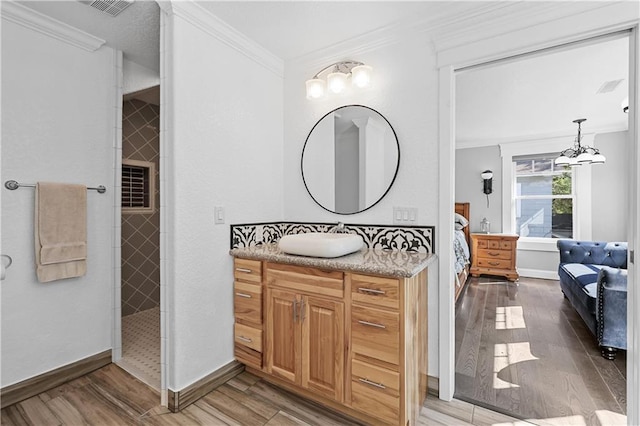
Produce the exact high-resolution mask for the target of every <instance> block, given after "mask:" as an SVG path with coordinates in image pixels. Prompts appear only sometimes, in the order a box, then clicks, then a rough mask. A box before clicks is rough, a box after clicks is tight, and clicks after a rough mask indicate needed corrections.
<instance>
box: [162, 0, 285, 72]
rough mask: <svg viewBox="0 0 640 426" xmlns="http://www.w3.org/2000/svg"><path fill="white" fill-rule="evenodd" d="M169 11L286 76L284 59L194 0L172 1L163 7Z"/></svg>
mask: <svg viewBox="0 0 640 426" xmlns="http://www.w3.org/2000/svg"><path fill="white" fill-rule="evenodd" d="M163 10H165V11H166V12H167V13H171V14H173V15H175V16H178V17H180V18H182V19H184V20H185V21H187V22H189V23H190V24H192V25H194V26H195V27H197V28H199V29H201V30H202V31H204V32H205V33H207V34H209V35H210V36H212V37H215V38H216V39H218V40H220V41H221V42H223V43H224V44H226V45H227V46H229V47H232V48H233V49H235V50H237V51H238V52H240V53H242V54H243V55H245V56H246V57H248V58H249V59H251V60H253V61H255V62H257V63H258V64H260V65H262V66H263V67H265V68H267V69H268V70H269V71H271V72H273V73H274V74H276V75H277V76H278V77H283V76H284V61H283V60H282V59H280V58H278V57H277V56H275V55H274V54H273V53H271V52H269V51H268V50H267V49H265V48H264V47H262V46H260V45H259V44H258V43H256V42H255V41H253V40H252V39H250V38H249V37H247V36H245V35H244V34H242V33H241V32H239V31H238V30H236V29H235V28H233V27H232V26H230V25H229V24H227V23H226V22H224V21H223V20H221V19H220V18H218V17H217V16H215V15H214V14H213V13H211V12H209V11H208V10H207V9H205V8H203V7H202V6H200V5H199V4H197V3H196V2H195V1H193V0H182V1H172V2H171V7H170V8H169V7H163Z"/></svg>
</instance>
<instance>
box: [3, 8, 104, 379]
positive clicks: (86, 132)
mask: <svg viewBox="0 0 640 426" xmlns="http://www.w3.org/2000/svg"><path fill="white" fill-rule="evenodd" d="M3 18H4V16H3ZM114 67H115V54H114V51H113V50H112V49H111V48H107V47H102V48H100V49H99V50H97V51H95V52H89V51H86V50H82V49H80V48H78V47H75V46H72V45H70V44H67V43H64V42H62V41H59V40H56V39H54V38H51V37H49V36H46V35H43V34H42V33H40V32H36V31H33V30H30V29H26V28H24V27H22V26H19V25H17V24H15V23H13V22H9V21H8V20H5V19H3V21H2V112H3V117H2V182H5V181H6V180H8V179H15V180H17V181H18V182H21V183H35V182H37V181H54V182H70V183H81V184H85V185H88V186H97V185H105V186H106V187H107V193H106V194H98V193H97V192H95V191H90V192H89V193H88V194H87V204H88V205H87V242H88V260H87V274H86V276H84V277H82V278H74V279H67V280H60V281H54V282H51V283H46V284H42V283H39V282H38V281H37V279H36V274H35V266H34V264H35V260H34V257H35V256H34V243H33V241H34V240H33V208H34V189H33V188H19V189H18V190H16V191H9V190H7V189H5V188H4V187H3V188H2V189H1V190H0V194H1V196H2V252H3V253H6V254H9V255H11V256H12V257H13V266H11V268H10V269H9V270H8V274H7V279H6V280H5V281H2V286H1V292H2V296H1V299H2V356H1V357H2V384H1V386H3V387H4V386H7V385H10V384H13V383H16V382H19V381H22V380H25V379H27V378H29V377H32V376H35V375H38V374H41V373H43V372H46V371H49V370H52V369H54V368H57V367H60V366H62V365H66V364H69V363H72V362H74V361H77V360H79V359H82V358H86V357H88V356H91V355H94V354H96V353H99V352H102V351H104V350H107V349H109V348H111V326H112V325H111V321H112V310H113V306H112V299H113V298H112V292H113V284H112V283H113V278H112V271H113V269H112V264H111V259H112V248H111V247H112V233H113V228H112V226H113V199H112V194H113V187H112V182H113V158H114V154H113V147H112V146H113V140H114V132H115V123H116V121H115V111H116V109H115V85H116V83H115V72H114ZM3 186H4V185H3Z"/></svg>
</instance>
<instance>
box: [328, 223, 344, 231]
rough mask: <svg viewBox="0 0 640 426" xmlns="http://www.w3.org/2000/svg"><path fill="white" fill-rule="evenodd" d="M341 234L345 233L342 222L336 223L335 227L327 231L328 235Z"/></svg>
mask: <svg viewBox="0 0 640 426" xmlns="http://www.w3.org/2000/svg"><path fill="white" fill-rule="evenodd" d="M341 232H347V230H346V229H345V228H344V223H342V222H338V224H337V225H335V226H333V227H332V228H331V229H329V234H338V233H341Z"/></svg>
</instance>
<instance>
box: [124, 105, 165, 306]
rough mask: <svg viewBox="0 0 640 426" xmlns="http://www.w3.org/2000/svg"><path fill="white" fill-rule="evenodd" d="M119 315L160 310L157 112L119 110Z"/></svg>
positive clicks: (144, 108) (149, 108)
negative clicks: (120, 218)
mask: <svg viewBox="0 0 640 426" xmlns="http://www.w3.org/2000/svg"><path fill="white" fill-rule="evenodd" d="M122 107H123V108H122V112H123V117H122V157H123V191H122V194H123V195H122V196H123V200H122V202H123V203H122V205H123V208H122V315H123V316H127V315H132V314H135V313H137V312H141V311H145V310H148V309H152V308H156V307H159V306H160V212H159V208H158V207H159V206H160V199H159V198H160V191H159V189H160V184H159V158H160V148H159V133H158V129H159V128H160V118H159V113H160V108H159V106H157V105H154V104H151V103H147V102H143V101H141V100H138V99H129V100H125V101H124V102H123V106H122Z"/></svg>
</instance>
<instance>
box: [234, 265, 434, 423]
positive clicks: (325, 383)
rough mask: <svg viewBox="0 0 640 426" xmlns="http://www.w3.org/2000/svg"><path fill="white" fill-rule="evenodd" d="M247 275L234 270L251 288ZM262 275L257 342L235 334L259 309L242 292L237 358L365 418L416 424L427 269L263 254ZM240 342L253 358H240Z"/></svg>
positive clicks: (423, 364) (240, 284)
mask: <svg viewBox="0 0 640 426" xmlns="http://www.w3.org/2000/svg"><path fill="white" fill-rule="evenodd" d="M237 260H241V259H237ZM258 263H260V262H258ZM253 266H255V265H253ZM253 266H252V268H253ZM245 269H249V268H246V265H245ZM246 274H248V275H249V276H251V277H256V276H257V275H256V274H253V273H246ZM250 283H251V281H250V280H249V281H242V280H240V278H239V277H238V276H236V289H237V290H239V291H240V290H242V291H244V292H245V293H246V294H249V290H256V289H255V288H246V287H245V286H244V284H250ZM262 283H263V287H262V291H263V293H262V294H264V299H263V309H262V315H261V316H260V318H261V321H262V322H261V323H260V324H261V327H262V328H261V329H260V331H263V341H264V345H263V349H264V350H263V351H262V350H258V349H256V348H252V347H251V345H250V344H249V343H248V342H244V343H243V342H242V341H240V342H238V340H237V338H238V336H245V334H247V333H248V332H247V330H246V329H244V328H243V327H249V328H250V329H253V330H258V328H257V327H258V322H255V321H256V320H257V318H258V315H257V314H256V313H255V312H256V309H257V308H255V305H253V304H252V303H253V302H249V301H247V300H244V299H248V298H246V297H243V300H237V304H236V357H237V359H238V360H239V361H240V362H243V363H245V364H247V365H248V366H249V367H252V369H250V371H251V372H253V373H255V374H258V375H260V376H261V377H263V378H264V379H265V380H267V381H272V382H273V383H275V384H278V385H281V386H283V387H285V388H287V389H289V390H291V391H294V392H296V391H297V392H298V393H300V394H301V395H302V396H304V397H307V398H310V399H312V400H315V401H317V402H320V403H323V404H326V405H327V406H329V407H331V408H333V409H335V410H339V411H342V412H344V413H345V414H347V415H350V416H351V417H354V418H357V419H360V420H361V421H364V422H365V423H367V424H395V425H402V426H406V425H415V424H416V422H417V418H418V416H419V412H420V408H421V406H422V403H423V402H424V400H425V398H426V391H427V287H426V285H427V278H426V269H425V270H423V271H422V272H420V273H419V274H417V275H415V276H414V277H411V278H391V277H380V276H370V275H366V274H359V273H350V272H342V271H326V270H321V269H317V268H312V267H304V266H294V265H287V264H280V263H271V262H266V261H265V262H263V263H262ZM256 291H257V290H256ZM252 298H253V300H256V299H257V297H256V296H253V295H252ZM238 348H241V349H243V350H241V351H239V350H238ZM244 348H249V349H251V350H252V351H254V352H253V353H255V354H259V355H260V356H262V358H261V361H260V362H257V361H256V360H255V359H253V358H252V359H250V361H252V362H247V358H246V356H245V352H246V350H247V349H244ZM259 365H260V366H259Z"/></svg>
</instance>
